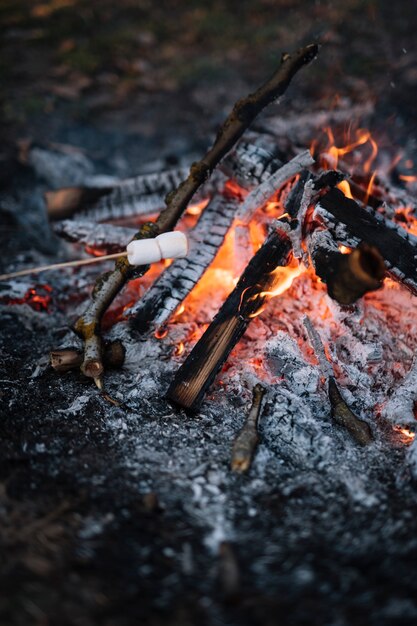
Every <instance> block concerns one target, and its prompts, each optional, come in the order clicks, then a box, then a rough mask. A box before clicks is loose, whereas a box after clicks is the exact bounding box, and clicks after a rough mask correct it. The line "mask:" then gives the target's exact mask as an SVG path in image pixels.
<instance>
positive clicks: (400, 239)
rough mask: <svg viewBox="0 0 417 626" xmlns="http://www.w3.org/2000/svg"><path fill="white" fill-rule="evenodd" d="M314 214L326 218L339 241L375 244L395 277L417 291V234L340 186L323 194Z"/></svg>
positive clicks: (349, 243) (350, 243) (327, 223)
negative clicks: (363, 205) (361, 204)
mask: <svg viewBox="0 0 417 626" xmlns="http://www.w3.org/2000/svg"><path fill="white" fill-rule="evenodd" d="M321 209H324V211H325V213H323V212H322V211H321ZM315 214H317V215H318V216H320V217H322V218H324V219H325V222H326V225H327V226H328V227H329V228H330V230H331V231H332V233H333V234H334V236H335V238H336V239H337V240H338V241H339V243H343V244H345V245H348V246H352V242H361V241H363V242H365V243H367V244H368V245H370V246H375V247H376V248H377V249H378V250H379V252H380V254H381V256H382V257H383V258H384V260H385V264H386V266H387V268H388V270H389V273H390V274H391V275H392V277H393V278H395V279H396V280H397V281H399V282H401V283H403V284H404V285H405V286H407V287H408V289H410V291H411V292H412V293H414V294H415V295H417V237H415V236H414V235H411V234H410V233H407V231H405V230H404V229H403V228H401V227H399V226H396V225H395V224H394V223H392V222H389V221H388V220H386V219H384V217H383V216H382V215H380V214H379V213H376V212H375V211H373V210H372V209H371V208H362V207H360V206H359V205H358V204H357V203H356V202H355V201H354V200H350V199H349V198H346V197H345V196H344V194H343V193H342V192H341V191H340V190H339V189H331V190H330V191H329V192H328V193H327V194H326V195H324V196H323V197H322V198H320V201H319V203H318V204H317V207H316V210H315ZM330 216H332V218H333V220H332V218H330Z"/></svg>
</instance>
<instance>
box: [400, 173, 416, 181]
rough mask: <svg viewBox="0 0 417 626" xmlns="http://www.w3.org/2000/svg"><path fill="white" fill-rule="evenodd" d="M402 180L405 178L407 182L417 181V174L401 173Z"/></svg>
mask: <svg viewBox="0 0 417 626" xmlns="http://www.w3.org/2000/svg"><path fill="white" fill-rule="evenodd" d="M399 178H400V180H403V181H404V182H405V183H415V182H416V181H417V176H411V175H409V176H407V175H403V174H401V175H400V177H399Z"/></svg>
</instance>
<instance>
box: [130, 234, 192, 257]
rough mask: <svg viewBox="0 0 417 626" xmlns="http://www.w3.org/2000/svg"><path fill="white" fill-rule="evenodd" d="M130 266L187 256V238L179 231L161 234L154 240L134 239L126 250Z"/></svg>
mask: <svg viewBox="0 0 417 626" xmlns="http://www.w3.org/2000/svg"><path fill="white" fill-rule="evenodd" d="M126 251H127V260H128V261H129V263H130V265H148V264H149V263H156V262H157V261H161V259H180V258H182V257H184V256H187V253H188V240H187V236H186V235H185V234H184V233H182V232H180V231H179V230H176V231H172V232H169V233H162V235H158V236H157V237H155V239H134V240H133V241H131V242H130V243H129V244H128V246H127V248H126Z"/></svg>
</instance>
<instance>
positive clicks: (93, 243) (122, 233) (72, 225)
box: [54, 220, 136, 254]
mask: <svg viewBox="0 0 417 626" xmlns="http://www.w3.org/2000/svg"><path fill="white" fill-rule="evenodd" d="M54 232H55V234H56V235H58V237H62V239H65V240H66V241H71V242H72V243H81V244H83V245H85V246H87V247H88V248H92V249H94V250H98V251H103V252H104V251H105V252H106V253H108V254H111V253H114V252H120V251H122V250H126V246H127V244H128V243H129V241H131V240H132V237H133V236H134V235H135V232H136V230H135V229H134V228H127V227H124V226H114V225H113V224H97V222H91V221H87V220H62V221H61V222H56V223H55V225H54Z"/></svg>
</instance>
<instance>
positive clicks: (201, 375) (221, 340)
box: [167, 225, 292, 411]
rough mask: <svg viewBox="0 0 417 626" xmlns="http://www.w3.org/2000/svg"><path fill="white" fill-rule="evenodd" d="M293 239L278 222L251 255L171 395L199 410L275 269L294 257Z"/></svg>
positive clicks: (269, 286) (262, 298) (264, 294)
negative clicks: (252, 255) (292, 252)
mask: <svg viewBox="0 0 417 626" xmlns="http://www.w3.org/2000/svg"><path fill="white" fill-rule="evenodd" d="M291 256H292V255H291V242H290V239H289V236H288V233H287V230H284V227H283V225H282V227H280V226H277V228H276V229H275V230H273V232H272V233H271V234H270V235H269V237H268V238H267V239H266V241H265V243H264V244H263V246H262V247H261V248H259V250H258V252H257V253H256V254H255V256H254V257H253V258H252V259H251V261H250V262H249V264H248V266H247V267H246V269H245V271H244V272H243V274H242V276H241V277H240V280H239V282H238V283H237V285H236V287H235V288H234V290H233V291H232V292H231V293H230V294H229V296H228V298H227V299H226V301H225V302H224V304H223V306H222V307H221V309H220V310H219V312H218V313H217V315H216V317H215V318H214V319H213V321H212V323H211V324H210V326H209V327H208V328H207V330H206V332H205V333H204V335H203V336H202V337H201V339H200V340H199V341H198V342H197V344H196V345H195V346H194V348H193V349H192V351H191V352H190V354H189V355H188V357H187V359H186V360H185V361H184V363H183V364H182V365H181V367H180V369H179V370H178V372H177V373H176V375H175V377H174V380H173V381H172V383H171V385H170V387H169V389H168V393H167V397H168V399H169V400H171V401H172V402H174V403H175V404H178V405H179V406H181V407H183V408H184V409H187V410H190V411H196V410H197V409H198V408H199V406H200V404H201V401H202V399H203V397H204V394H205V393H206V391H207V389H208V388H209V387H210V385H211V383H212V382H213V381H214V379H215V377H216V375H217V373H218V372H219V371H220V368H221V367H222V365H223V363H224V362H225V361H226V359H227V357H228V356H229V354H230V352H231V351H232V349H233V348H234V346H235V345H236V343H237V342H238V341H239V339H240V338H241V337H242V335H243V333H244V332H245V330H246V328H247V327H248V325H249V323H250V321H251V319H252V318H253V317H254V316H255V315H256V314H257V313H258V312H259V310H260V308H261V307H262V305H263V304H264V302H265V301H266V298H267V297H268V295H267V292H268V291H270V290H271V289H272V287H273V284H274V275H273V271H274V270H275V268H276V267H278V266H285V265H287V264H288V263H289V262H290V260H291Z"/></svg>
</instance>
